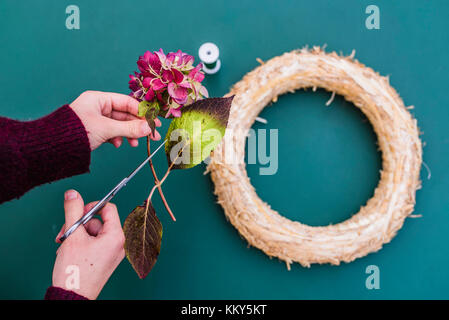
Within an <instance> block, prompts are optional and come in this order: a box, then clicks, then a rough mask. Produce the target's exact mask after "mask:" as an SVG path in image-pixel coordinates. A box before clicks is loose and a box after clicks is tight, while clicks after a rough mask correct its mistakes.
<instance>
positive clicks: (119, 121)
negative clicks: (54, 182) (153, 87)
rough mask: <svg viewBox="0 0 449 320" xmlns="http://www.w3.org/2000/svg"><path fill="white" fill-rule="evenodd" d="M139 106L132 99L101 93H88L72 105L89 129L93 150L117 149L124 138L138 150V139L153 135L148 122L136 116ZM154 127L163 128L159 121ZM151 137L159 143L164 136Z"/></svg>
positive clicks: (155, 135)
mask: <svg viewBox="0 0 449 320" xmlns="http://www.w3.org/2000/svg"><path fill="white" fill-rule="evenodd" d="M138 106H139V102H138V101H137V100H136V99H134V98H131V97H130V96H127V95H124V94H120V93H113V92H100V91H85V92H83V93H82V94H81V95H80V96H79V97H78V98H76V99H75V101H73V102H72V103H71V104H70V107H71V108H72V110H73V111H74V112H75V113H76V115H77V116H78V117H79V118H80V119H81V122H82V123H83V125H84V127H85V128H86V131H87V136H88V137H89V143H90V148H91V150H94V149H96V148H98V147H99V146H100V145H101V144H102V143H104V142H111V143H112V144H113V145H114V146H115V147H116V148H118V147H120V145H121V144H122V142H123V137H127V138H128V142H129V144H130V145H131V146H132V147H137V145H138V144H139V142H138V140H137V138H141V137H144V136H147V135H149V134H150V133H151V129H150V127H149V126H148V124H147V122H146V120H144V119H142V118H140V117H138V116H137V113H138ZM155 123H156V126H157V127H160V126H161V121H160V120H159V119H156V120H155ZM150 137H151V139H152V140H159V139H160V138H161V135H160V134H159V132H157V131H156V132H154V133H153V134H151V135H150Z"/></svg>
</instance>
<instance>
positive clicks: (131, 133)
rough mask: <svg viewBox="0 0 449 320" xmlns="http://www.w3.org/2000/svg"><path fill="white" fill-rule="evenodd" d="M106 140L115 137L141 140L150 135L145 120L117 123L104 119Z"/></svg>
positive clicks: (116, 121)
mask: <svg viewBox="0 0 449 320" xmlns="http://www.w3.org/2000/svg"><path fill="white" fill-rule="evenodd" d="M105 120H106V121H107V122H106V128H107V130H108V131H107V132H108V135H110V137H108V139H111V138H115V137H127V138H141V137H144V136H147V135H149V134H150V133H151V129H150V126H149V125H148V123H147V121H146V120H128V121H119V120H113V119H105Z"/></svg>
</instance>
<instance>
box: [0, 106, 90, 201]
mask: <svg viewBox="0 0 449 320" xmlns="http://www.w3.org/2000/svg"><path fill="white" fill-rule="evenodd" d="M90 152H91V150H90V145H89V139H88V137H87V133H86V129H85V128H84V125H83V124H82V122H81V120H80V119H79V118H78V116H77V115H76V114H75V112H74V111H73V110H72V109H71V108H70V106H68V105H65V106H63V107H61V108H59V109H57V110H56V111H54V112H53V113H51V114H49V115H47V116H45V117H43V118H40V119H38V120H34V121H26V122H22V121H16V120H12V119H8V118H3V117H0V203H2V202H5V201H8V200H11V199H14V198H19V197H20V196H22V195H23V194H24V193H25V192H27V191H28V190H30V189H32V188H33V187H35V186H38V185H41V184H44V183H47V182H52V181H55V180H59V179H62V178H65V177H70V176H73V175H77V174H81V173H85V172H88V171H89V165H90Z"/></svg>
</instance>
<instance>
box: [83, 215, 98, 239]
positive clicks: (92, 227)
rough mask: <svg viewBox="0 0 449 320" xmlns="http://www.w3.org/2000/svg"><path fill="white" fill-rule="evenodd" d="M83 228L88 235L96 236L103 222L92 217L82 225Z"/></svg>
mask: <svg viewBox="0 0 449 320" xmlns="http://www.w3.org/2000/svg"><path fill="white" fill-rule="evenodd" d="M84 228H85V229H86V231H87V233H88V234H89V235H90V236H93V237H96V236H97V235H98V233H100V231H101V229H102V228H103V224H102V223H101V221H100V220H98V219H95V218H93V219H90V220H89V221H88V222H87V223H86V224H85V225H84Z"/></svg>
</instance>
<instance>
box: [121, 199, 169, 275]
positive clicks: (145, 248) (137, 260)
mask: <svg viewBox="0 0 449 320" xmlns="http://www.w3.org/2000/svg"><path fill="white" fill-rule="evenodd" d="M123 231H124V233H125V239H126V240H125V252H126V257H127V258H128V260H129V262H130V263H131V265H132V266H133V268H134V270H135V271H136V272H137V274H138V276H139V278H140V279H144V278H145V277H146V276H147V275H148V273H149V272H150V270H151V269H152V268H153V266H154V264H155V263H156V260H157V257H158V256H159V252H160V251H161V241H162V224H161V222H160V221H159V219H158V217H157V216H156V212H155V211H154V208H153V205H152V204H151V202H149V203H148V211H146V206H145V205H143V206H138V207H136V208H135V209H134V210H133V211H132V212H131V213H130V214H129V216H128V217H127V218H126V220H125V223H124V225H123Z"/></svg>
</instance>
